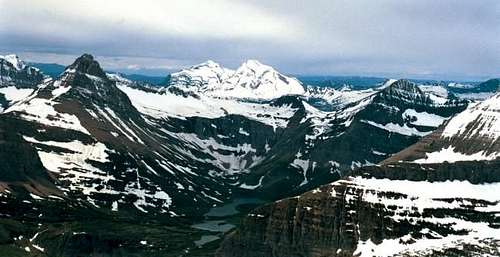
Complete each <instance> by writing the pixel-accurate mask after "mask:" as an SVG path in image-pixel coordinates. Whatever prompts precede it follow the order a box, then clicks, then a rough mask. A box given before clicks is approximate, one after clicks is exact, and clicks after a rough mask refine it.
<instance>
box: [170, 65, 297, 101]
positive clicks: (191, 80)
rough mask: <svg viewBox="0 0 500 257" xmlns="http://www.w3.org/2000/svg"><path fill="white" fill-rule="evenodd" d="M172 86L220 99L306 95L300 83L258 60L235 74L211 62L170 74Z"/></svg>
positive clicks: (262, 98)
mask: <svg viewBox="0 0 500 257" xmlns="http://www.w3.org/2000/svg"><path fill="white" fill-rule="evenodd" d="M169 85H170V86H175V87H178V88H180V89H182V90H185V91H190V92H195V93H197V94H203V95H207V96H210V97H217V98H239V99H241V98H247V99H257V100H269V99H274V98H278V97H280V96H283V95H288V94H303V93H304V87H303V86H302V84H301V83H300V82H299V81H298V80H297V79H295V78H290V77H287V76H285V75H282V74H280V73H279V72H278V71H276V70H275V69H274V68H272V67H271V66H268V65H265V64H262V63H260V62H259V61H257V60H247V61H245V62H244V63H243V64H242V65H241V66H240V67H239V68H238V69H237V70H236V71H233V70H231V69H227V68H224V67H222V66H221V65H220V64H218V63H216V62H214V61H211V60H209V61H206V62H204V63H201V64H198V65H194V66H192V67H190V68H188V69H184V70H182V71H179V72H176V73H173V74H171V75H170V80H169Z"/></svg>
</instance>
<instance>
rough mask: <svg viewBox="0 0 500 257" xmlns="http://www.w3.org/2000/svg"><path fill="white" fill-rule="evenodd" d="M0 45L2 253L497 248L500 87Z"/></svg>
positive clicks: (412, 252) (414, 252)
mask: <svg viewBox="0 0 500 257" xmlns="http://www.w3.org/2000/svg"><path fill="white" fill-rule="evenodd" d="M165 77H166V79H165V83H163V84H162V85H160V86H158V85H153V84H149V83H147V82H143V81H135V80H131V79H128V78H126V76H124V75H122V74H119V73H111V72H105V71H104V70H103V69H102V68H101V66H100V64H99V63H98V62H97V61H96V60H95V59H94V58H93V56H91V55H89V54H83V55H82V56H80V57H78V58H77V59H76V60H75V61H74V62H73V63H72V64H71V65H69V66H68V67H66V68H65V69H64V71H63V72H62V73H61V74H59V75H58V76H54V77H50V76H48V75H46V74H44V72H43V69H39V68H35V67H32V66H30V65H29V64H26V63H25V62H23V61H22V60H20V59H19V58H18V57H17V56H16V55H7V56H0V253H1V254H0V255H2V256H68V257H69V256H220V257H232V256H239V257H253V256H270V257H309V256H311V257H313V256H314V257H326V256H499V255H500V162H499V161H498V160H497V159H498V157H500V93H497V89H498V87H499V86H500V80H499V79H491V80H488V81H485V82H482V83H475V84H460V83H459V82H447V83H443V82H425V83H423V82H418V81H412V80H407V79H386V80H384V81H382V82H380V83H378V82H377V83H374V84H373V85H371V86H363V87H362V88H356V87H353V86H352V85H348V84H346V85H342V86H340V87H328V86H324V85H311V84H308V83H307V81H305V80H302V81H301V80H299V79H296V78H293V77H290V76H287V75H283V74H281V73H280V72H278V71H276V70H275V69H274V68H272V67H270V66H267V65H265V64H262V63H260V62H258V61H256V60H248V61H246V62H244V63H243V64H241V66H240V67H238V68H237V69H235V70H231V69H227V68H224V67H222V66H221V65H219V64H217V63H216V62H214V61H207V62H205V63H201V64H198V65H194V66H192V67H189V68H186V69H184V70H181V71H179V72H176V73H172V74H170V75H168V76H167V75H165Z"/></svg>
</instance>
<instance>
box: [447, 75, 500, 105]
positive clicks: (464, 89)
mask: <svg viewBox="0 0 500 257" xmlns="http://www.w3.org/2000/svg"><path fill="white" fill-rule="evenodd" d="M499 87H500V79H497V78H494V79H489V80H487V81H484V82H481V83H475V84H465V85H463V84H459V83H449V84H448V85H447V86H446V88H447V90H448V91H449V92H451V93H453V94H455V95H456V96H458V97H460V98H463V99H473V100H484V99H487V98H489V97H491V96H492V95H494V94H495V93H496V92H498V89H499Z"/></svg>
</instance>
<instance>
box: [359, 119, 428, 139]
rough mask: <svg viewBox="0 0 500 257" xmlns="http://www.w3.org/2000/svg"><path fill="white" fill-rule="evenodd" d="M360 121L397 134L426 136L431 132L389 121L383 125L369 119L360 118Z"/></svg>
mask: <svg viewBox="0 0 500 257" xmlns="http://www.w3.org/2000/svg"><path fill="white" fill-rule="evenodd" d="M361 122H363V123H366V124H369V125H372V126H374V127H377V128H380V129H383V130H387V131H389V132H393V133H397V134H401V135H405V136H419V137H423V136H426V135H428V134H429V133H431V132H421V131H418V130H417V129H416V128H410V127H408V126H407V125H406V124H404V125H403V126H401V125H399V124H394V123H392V122H391V123H387V124H385V125H382V124H378V123H376V122H373V121H369V120H361Z"/></svg>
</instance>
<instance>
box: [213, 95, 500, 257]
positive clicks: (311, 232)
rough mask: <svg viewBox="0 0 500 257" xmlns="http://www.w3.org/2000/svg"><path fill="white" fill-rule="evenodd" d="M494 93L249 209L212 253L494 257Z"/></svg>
mask: <svg viewBox="0 0 500 257" xmlns="http://www.w3.org/2000/svg"><path fill="white" fill-rule="evenodd" d="M390 91H392V92H394V91H396V90H390ZM499 101H500V99H499V94H496V95H495V96H493V97H492V98H490V99H488V100H486V101H484V102H480V103H476V104H472V105H471V106H469V107H468V108H467V109H465V110H464V111H463V112H460V113H459V114H457V115H455V116H454V117H453V118H452V119H450V120H448V121H446V122H445V123H444V124H443V125H442V126H440V127H439V128H438V129H437V130H436V131H435V132H432V133H430V134H429V135H428V136H426V137H424V138H422V139H421V140H420V141H419V142H417V143H416V144H414V145H413V146H410V147H409V148H407V149H405V150H403V151H401V152H399V153H397V154H395V155H394V156H392V157H390V158H388V159H387V160H384V161H383V162H381V164H379V165H375V166H367V167H361V168H359V169H356V170H353V171H351V172H349V173H348V174H347V175H346V176H345V177H343V178H342V179H340V180H338V181H336V182H333V183H331V184H328V185H325V186H322V187H318V188H315V189H313V190H311V191H309V192H307V193H305V194H302V195H299V196H296V197H292V198H287V199H284V200H280V201H278V202H275V203H271V204H268V205H265V206H262V207H260V208H257V209H256V210H254V211H252V212H250V214H248V216H247V217H246V218H245V219H244V220H243V221H242V223H241V225H240V227H239V229H238V230H235V231H233V232H231V233H230V234H229V235H228V236H227V237H226V239H225V240H224V242H223V243H222V244H221V247H220V248H219V250H218V253H217V254H216V256H221V257H222V256H224V257H229V256H245V257H250V256H262V255H263V256H276V257H278V256H497V255H499V254H500V251H499V249H498V245H499V240H500V220H499V219H498V214H499V212H498V207H499V203H500V197H499V194H498V192H500V179H499V178H500V174H499V171H500V169H499V168H500V161H499V159H498V156H499V153H500V149H499V148H498V138H499V134H498V133H497V131H496V129H495V128H496V127H498V126H497V125H496V121H497V113H498V103H499Z"/></svg>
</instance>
